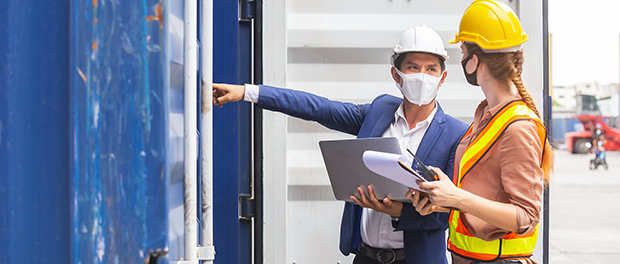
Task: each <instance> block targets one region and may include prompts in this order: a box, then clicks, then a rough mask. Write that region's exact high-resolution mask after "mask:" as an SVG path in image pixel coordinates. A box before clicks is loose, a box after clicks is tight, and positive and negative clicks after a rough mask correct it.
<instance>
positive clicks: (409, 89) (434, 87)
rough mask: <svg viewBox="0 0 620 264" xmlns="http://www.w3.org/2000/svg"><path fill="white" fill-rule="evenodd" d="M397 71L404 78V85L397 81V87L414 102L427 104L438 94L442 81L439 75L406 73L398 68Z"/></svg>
mask: <svg viewBox="0 0 620 264" xmlns="http://www.w3.org/2000/svg"><path fill="white" fill-rule="evenodd" d="M396 72H398V75H400V78H401V79H403V85H402V86H400V84H399V83H396V87H397V88H398V90H400V91H401V92H402V93H403V95H405V98H407V100H408V101H409V102H411V103H412V104H417V105H427V104H429V103H430V102H431V101H433V99H435V97H436V96H437V92H438V91H439V81H441V79H440V78H439V77H435V76H430V75H428V74H424V73H412V74H404V73H402V72H401V71H399V70H398V69H396Z"/></svg>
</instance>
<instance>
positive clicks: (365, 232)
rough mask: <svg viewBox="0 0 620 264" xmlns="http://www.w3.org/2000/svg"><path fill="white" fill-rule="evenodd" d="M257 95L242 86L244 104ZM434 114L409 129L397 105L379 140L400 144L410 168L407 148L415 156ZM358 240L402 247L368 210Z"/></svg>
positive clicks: (388, 225)
mask: <svg viewBox="0 0 620 264" xmlns="http://www.w3.org/2000/svg"><path fill="white" fill-rule="evenodd" d="M258 94H259V86H258V85H253V84H246V85H245V94H244V97H243V100H244V101H247V102H252V103H257V102H258ZM435 113H437V107H435V109H433V111H432V112H431V114H430V115H428V117H427V118H426V119H425V120H423V121H420V122H418V123H417V124H416V126H415V127H414V128H413V129H411V130H410V129H409V124H408V123H407V120H406V119H405V112H404V109H403V105H402V104H401V105H400V106H399V107H398V109H397V110H396V112H395V113H394V121H393V122H392V124H390V127H389V128H388V129H387V130H386V131H385V132H384V133H383V135H382V137H395V138H397V139H398V142H399V143H400V149H401V152H402V153H403V155H404V156H405V157H406V158H407V161H408V164H407V165H411V164H412V162H413V157H412V156H411V155H409V154H408V152H407V149H409V150H411V152H413V153H416V151H417V150H418V146H419V145H420V142H421V141H422V137H423V136H424V133H425V132H426V129H428V127H429V125H430V123H431V121H433V118H434V117H435ZM377 198H378V199H383V197H377ZM360 231H361V235H362V241H364V243H366V244H367V245H369V246H371V247H375V248H395V249H398V248H404V242H403V240H404V239H403V232H402V231H394V228H393V227H392V218H391V216H390V215H388V214H384V213H380V212H377V211H375V210H372V209H368V208H363V210H362V219H361V225H360Z"/></svg>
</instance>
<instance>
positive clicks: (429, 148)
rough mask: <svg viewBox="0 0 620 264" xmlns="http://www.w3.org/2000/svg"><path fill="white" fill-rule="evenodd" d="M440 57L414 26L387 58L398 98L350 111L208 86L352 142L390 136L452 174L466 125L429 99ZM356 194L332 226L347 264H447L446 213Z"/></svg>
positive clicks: (300, 98) (274, 93)
mask: <svg viewBox="0 0 620 264" xmlns="http://www.w3.org/2000/svg"><path fill="white" fill-rule="evenodd" d="M447 57H448V56H447V52H446V50H445V49H444V46H443V41H442V40H441V38H440V37H439V35H438V34H437V33H436V32H435V31H433V30H432V29H430V28H428V27H426V26H419V27H414V28H411V29H409V30H407V31H405V33H403V35H402V36H401V38H400V41H399V44H398V45H396V47H394V50H393V53H392V56H391V58H390V62H391V64H392V66H393V67H392V68H391V74H392V78H393V79H394V81H395V84H396V87H397V88H398V89H399V90H400V91H401V93H402V94H403V96H404V97H405V98H406V100H403V99H402V98H398V97H394V96H391V95H386V94H384V95H380V96H378V97H377V98H375V99H374V100H373V101H372V103H370V104H361V105H356V104H352V103H345V102H337V101H331V100H329V99H327V98H324V97H320V96H317V95H313V94H310V93H306V92H301V91H294V90H289V89H282V88H276V87H271V86H266V85H260V86H257V85H249V84H246V85H245V86H241V85H227V84H214V85H213V89H214V90H213V101H214V104H215V105H219V106H222V105H223V104H224V103H226V102H236V101H239V100H242V99H243V100H245V101H249V102H254V103H256V104H257V105H258V107H260V108H263V109H267V110H272V111H278V112H282V113H285V114H287V115H290V116H294V117H298V118H301V119H304V120H310V121H316V122H319V123H320V124H322V125H323V126H325V127H328V128H330V129H334V130H338V131H341V132H345V133H349V134H352V135H356V136H357V137H358V138H366V137H396V138H398V140H399V142H400V145H401V149H402V152H403V153H406V150H407V149H409V150H411V151H413V152H415V153H416V156H417V157H418V158H420V159H421V160H422V162H424V163H425V164H427V165H430V166H433V167H437V168H440V169H441V170H443V171H444V172H446V174H447V175H450V176H452V170H453V166H454V152H455V150H456V146H457V144H458V142H459V141H460V139H461V137H462V136H463V134H464V133H465V131H466V129H467V125H466V124H465V123H463V122H461V121H459V120H457V119H455V118H453V117H451V116H449V115H447V114H445V113H444V112H443V110H442V108H441V106H440V105H439V103H437V102H436V101H435V97H436V95H437V92H438V90H439V87H440V86H441V85H442V84H443V82H444V80H445V78H446V76H447V72H446V71H445V61H446V59H447ZM409 158H410V159H411V160H410V161H411V162H413V160H412V159H413V158H412V157H409ZM364 189H366V190H364ZM358 191H359V192H360V199H357V198H355V197H354V196H352V199H353V200H354V202H355V203H350V202H346V203H345V208H344V213H343V216H342V224H341V227H340V251H341V252H342V253H343V254H345V255H348V254H350V253H354V254H356V256H355V259H354V261H353V263H354V264H383V263H399V264H405V263H406V264H414V263H415V264H429V263H441V264H444V263H447V259H446V238H445V230H446V228H447V227H448V213H433V214H430V215H428V216H421V215H420V214H419V213H418V212H417V211H416V210H415V208H414V207H413V206H412V205H411V204H410V203H401V202H397V201H391V200H390V199H388V198H387V197H386V198H384V199H382V200H378V199H377V198H376V197H375V196H374V193H373V192H372V188H371V187H370V186H368V187H367V188H361V187H360V188H358ZM365 193H368V195H367V196H366V195H364V194H365Z"/></svg>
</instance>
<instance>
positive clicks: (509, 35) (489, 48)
mask: <svg viewBox="0 0 620 264" xmlns="http://www.w3.org/2000/svg"><path fill="white" fill-rule="evenodd" d="M461 41H464V42H473V43H476V44H478V46H480V48H482V49H483V50H485V51H486V52H502V51H514V48H520V45H521V44H523V43H524V42H526V41H527V34H525V31H523V29H522V28H521V23H520V22H519V18H517V15H516V14H515V12H514V11H513V10H512V9H511V8H510V7H509V6H507V5H506V4H504V3H502V2H499V1H496V0H476V1H474V2H473V3H471V5H470V6H469V7H468V8H467V9H466V10H465V13H463V17H462V18H461V25H460V26H459V32H458V33H456V36H455V37H454V38H453V39H451V40H450V41H448V43H450V44H455V43H459V42H461Z"/></svg>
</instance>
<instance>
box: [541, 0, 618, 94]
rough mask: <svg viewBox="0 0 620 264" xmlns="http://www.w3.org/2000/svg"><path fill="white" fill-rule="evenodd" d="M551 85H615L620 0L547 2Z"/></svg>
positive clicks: (563, 0) (559, 0)
mask: <svg viewBox="0 0 620 264" xmlns="http://www.w3.org/2000/svg"><path fill="white" fill-rule="evenodd" d="M548 3H549V33H550V34H552V45H551V48H552V60H551V66H552V76H551V77H552V82H553V85H554V86H563V85H564V86H566V85H573V84H577V83H593V82H598V83H600V84H609V83H618V82H619V81H620V80H619V79H620V73H619V71H620V68H619V64H620V54H619V49H620V48H619V44H618V43H619V42H620V1H618V0H587V1H584V0H549V2H548Z"/></svg>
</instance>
